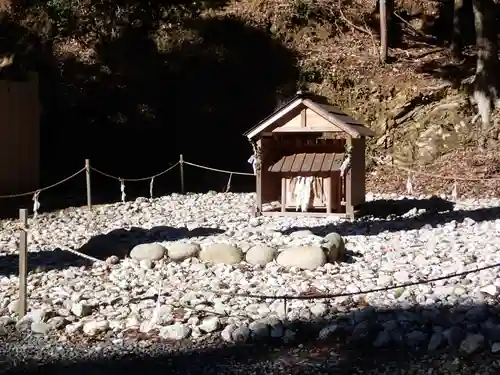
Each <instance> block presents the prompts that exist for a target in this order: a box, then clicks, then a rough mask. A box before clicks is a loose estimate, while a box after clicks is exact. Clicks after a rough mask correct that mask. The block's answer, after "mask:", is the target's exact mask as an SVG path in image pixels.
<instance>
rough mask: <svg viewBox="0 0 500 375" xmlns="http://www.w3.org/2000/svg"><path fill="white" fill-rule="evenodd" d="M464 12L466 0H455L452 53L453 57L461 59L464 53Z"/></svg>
mask: <svg viewBox="0 0 500 375" xmlns="http://www.w3.org/2000/svg"><path fill="white" fill-rule="evenodd" d="M463 13H464V0H455V2H454V8H453V30H452V35H451V53H452V55H453V58H454V59H456V60H461V59H462V57H463V55H462V47H463V43H462V20H463Z"/></svg>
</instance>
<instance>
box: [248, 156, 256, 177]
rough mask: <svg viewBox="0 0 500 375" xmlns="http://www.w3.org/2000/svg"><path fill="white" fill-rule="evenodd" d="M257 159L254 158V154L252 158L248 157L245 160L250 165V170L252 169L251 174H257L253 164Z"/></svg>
mask: <svg viewBox="0 0 500 375" xmlns="http://www.w3.org/2000/svg"><path fill="white" fill-rule="evenodd" d="M256 161H257V159H256V158H255V154H253V155H252V156H250V157H249V158H248V160H247V162H248V163H250V164H252V168H253V174H257V172H256V170H255V163H256Z"/></svg>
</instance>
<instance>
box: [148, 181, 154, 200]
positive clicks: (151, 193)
mask: <svg viewBox="0 0 500 375" xmlns="http://www.w3.org/2000/svg"><path fill="white" fill-rule="evenodd" d="M154 182H155V178H154V177H151V181H150V182H149V197H150V198H151V199H153V184H154Z"/></svg>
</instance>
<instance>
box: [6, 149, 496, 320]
mask: <svg viewBox="0 0 500 375" xmlns="http://www.w3.org/2000/svg"><path fill="white" fill-rule="evenodd" d="M377 162H378V163H379V164H384V165H386V166H389V167H394V168H397V169H400V170H404V171H406V172H408V181H407V190H408V193H412V186H411V176H412V175H423V176H426V177H431V178H439V179H443V180H454V181H457V180H460V181H476V182H477V181H488V180H499V179H500V178H499V177H492V178H474V177H473V178H465V177H457V176H436V175H433V174H430V173H426V172H421V171H416V170H413V169H411V168H408V167H405V166H398V165H394V164H389V163H385V162H383V161H382V160H377ZM185 165H188V166H191V167H194V168H199V169H204V170H208V171H212V172H216V173H224V174H228V175H229V180H228V183H227V186H226V192H227V191H229V190H230V187H231V179H232V176H233V175H239V176H254V175H255V174H254V173H248V172H237V171H229V170H225V169H219V168H212V167H208V166H204V165H200V164H195V163H191V162H189V161H185V160H184V158H183V155H180V158H179V160H178V161H177V162H175V163H174V164H172V165H170V166H169V167H168V168H167V169H165V170H163V171H161V172H159V173H156V174H154V175H152V176H147V177H140V178H122V177H119V176H115V175H112V174H110V173H107V172H104V171H102V170H100V169H98V168H95V167H93V166H91V165H90V161H89V160H85V167H84V168H82V169H80V170H78V171H76V172H75V173H73V174H72V175H70V176H68V177H66V178H64V179H62V180H61V181H59V182H56V183H54V184H51V185H48V186H45V187H43V188H40V189H37V190H34V191H30V192H26V193H20V194H11V195H3V196H0V199H9V198H19V197H23V196H30V195H31V196H33V202H34V204H33V211H34V214H33V218H36V215H37V212H38V209H39V207H40V203H39V200H38V199H39V195H40V193H41V192H43V191H46V190H49V189H52V188H54V187H56V186H59V185H61V184H63V183H65V182H67V181H69V180H71V179H73V178H75V177H77V176H78V175H80V174H81V173H83V172H85V174H86V185H87V205H88V208H89V209H92V201H91V181H90V177H91V172H95V173H97V174H99V175H102V176H104V177H107V178H109V179H113V180H115V181H117V182H119V183H120V192H121V199H122V202H125V199H126V194H125V182H144V181H149V183H150V196H151V198H152V197H153V184H154V180H155V178H158V177H160V176H163V175H164V174H166V173H168V172H170V171H172V170H173V169H175V168H176V167H180V179H181V191H182V193H184V192H185V191H184V166H185ZM452 195H455V198H456V195H457V194H456V187H454V192H453V193H452ZM27 218H28V210H26V209H21V210H19V219H20V222H19V224H20V225H19V231H20V236H19V242H18V250H19V300H20V303H19V316H21V317H22V316H24V315H25V314H26V312H27V304H28V302H27V294H28V291H27V276H28V266H27V265H28V231H29V226H28V219H27ZM59 248H60V249H62V250H64V251H68V252H70V253H72V254H74V255H76V256H78V257H81V258H84V259H87V260H89V261H91V262H92V263H98V264H101V265H106V262H105V261H103V260H100V259H97V258H94V257H92V256H89V255H87V254H84V253H81V252H79V251H77V250H75V249H72V248H68V247H67V246H59ZM498 267H500V263H496V264H491V265H487V266H483V267H479V268H476V269H472V270H467V271H463V272H458V273H453V274H449V275H444V276H440V277H436V278H429V279H424V280H419V281H415V282H408V283H404V284H398V285H393V286H386V287H381V288H375V289H369V290H361V291H358V292H342V293H335V294H322V293H312V294H311V293H307V294H300V295H259V294H252V293H233V292H227V291H223V290H216V291H213V293H215V294H216V295H218V296H230V297H233V298H237V297H240V298H251V299H257V300H283V303H284V309H285V314H286V312H287V307H286V306H287V301H292V300H318V299H335V298H339V297H355V296H361V295H367V294H371V293H377V292H387V291H390V290H397V289H405V288H408V287H413V286H418V285H422V284H431V283H434V282H437V281H443V280H448V279H452V278H458V277H464V276H466V275H469V274H472V273H478V272H481V271H484V270H488V269H493V268H498ZM285 316H286V315H285Z"/></svg>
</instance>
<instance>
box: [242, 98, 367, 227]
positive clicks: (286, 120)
mask: <svg viewBox="0 0 500 375" xmlns="http://www.w3.org/2000/svg"><path fill="white" fill-rule="evenodd" d="M373 135H375V133H374V132H373V131H372V130H370V129H368V128H366V127H364V126H363V125H362V124H361V123H359V122H358V121H356V120H355V119H353V118H351V117H350V116H348V115H346V114H345V113H343V112H342V111H341V110H340V109H339V108H337V107H335V106H332V105H330V104H328V103H327V102H326V101H325V100H324V99H318V97H314V96H312V95H311V94H304V93H301V92H298V93H297V95H296V96H295V97H293V98H292V99H291V100H290V101H288V102H287V103H285V104H284V105H282V106H281V107H280V108H279V109H277V110H276V111H275V112H274V113H272V114H271V115H270V116H268V117H267V118H266V119H264V120H262V121H261V122H260V123H258V124H257V125H256V126H255V127H253V128H252V129H250V130H249V131H248V132H247V133H245V136H246V137H247V138H248V139H249V141H250V142H251V144H252V147H253V150H254V162H255V164H254V168H255V173H256V189H257V198H256V199H257V200H256V214H257V215H291V214H293V215H297V214H301V215H310V216H327V215H328V216H329V215H338V216H341V217H346V218H353V217H354V215H355V207H356V206H358V205H360V204H362V203H364V202H365V138H366V137H370V136H373ZM266 206H268V207H266Z"/></svg>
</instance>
